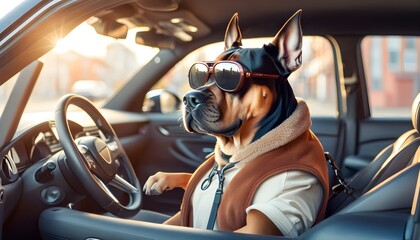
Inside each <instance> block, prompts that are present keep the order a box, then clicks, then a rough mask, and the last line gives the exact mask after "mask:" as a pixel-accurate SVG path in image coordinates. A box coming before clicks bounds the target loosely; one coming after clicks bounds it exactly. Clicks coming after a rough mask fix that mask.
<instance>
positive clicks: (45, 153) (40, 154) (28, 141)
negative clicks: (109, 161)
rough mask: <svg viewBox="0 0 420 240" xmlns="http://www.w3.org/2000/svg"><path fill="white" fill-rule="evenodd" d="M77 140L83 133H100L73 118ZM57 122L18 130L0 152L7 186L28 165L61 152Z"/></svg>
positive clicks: (0, 173) (0, 172) (1, 172)
mask: <svg viewBox="0 0 420 240" xmlns="http://www.w3.org/2000/svg"><path fill="white" fill-rule="evenodd" d="M69 127H70V131H71V133H72V136H73V138H74V139H76V138H78V137H81V136H88V135H95V136H100V133H99V130H98V129H97V128H96V127H92V126H90V127H82V126H81V125H79V124H77V123H75V122H73V121H69ZM61 150H62V148H61V143H60V141H59V138H58V135H57V131H56V129H55V123H54V121H44V122H41V123H38V124H36V125H32V126H29V127H27V128H26V129H24V130H21V131H18V132H17V134H16V135H15V136H14V138H13V140H12V142H11V143H10V144H8V146H6V147H5V148H4V149H3V151H2V152H1V153H0V157H1V158H0V178H1V180H2V183H3V185H7V184H9V183H12V182H14V181H16V180H17V178H18V177H19V175H20V174H21V173H22V172H24V171H25V170H26V169H27V168H28V167H30V166H31V165H33V164H35V163H36V162H38V161H40V160H43V159H45V158H49V157H51V156H52V155H53V154H55V153H57V152H59V151H61Z"/></svg>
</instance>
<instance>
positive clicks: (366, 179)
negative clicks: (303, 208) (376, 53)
mask: <svg viewBox="0 0 420 240" xmlns="http://www.w3.org/2000/svg"><path fill="white" fill-rule="evenodd" d="M411 118H412V124H413V129H412V130H409V131H407V132H405V133H403V134H402V135H401V136H400V137H399V138H398V139H397V140H396V141H395V142H394V143H393V144H391V145H389V146H388V147H386V148H385V149H383V150H382V151H381V152H380V153H379V154H378V155H377V156H376V157H375V159H374V160H373V161H372V162H371V163H370V164H369V165H368V166H366V167H365V168H363V169H362V170H361V171H359V172H358V173H357V174H355V175H354V176H353V177H351V178H350V179H349V180H348V181H347V185H348V186H349V187H350V188H351V189H352V191H351V192H348V191H341V192H338V193H334V194H333V195H332V197H331V199H330V201H329V203H328V207H327V216H330V215H332V214H334V213H336V212H337V211H339V210H340V209H342V208H344V207H345V206H347V205H348V204H349V203H351V202H353V201H354V200H355V199H357V198H359V197H360V196H361V195H363V194H364V193H366V192H368V191H369V190H371V189H372V188H374V187H375V186H377V185H378V184H380V183H381V182H383V181H384V180H385V179H387V178H389V177H390V176H392V175H394V174H395V173H397V172H399V171H401V170H402V169H403V168H405V167H407V166H409V165H411V164H412V163H413V159H414V155H415V153H416V151H417V148H418V147H419V145H420V133H419V132H420V130H419V128H420V93H419V94H418V95H417V97H416V98H415V100H414V102H413V105H412V110H411Z"/></svg>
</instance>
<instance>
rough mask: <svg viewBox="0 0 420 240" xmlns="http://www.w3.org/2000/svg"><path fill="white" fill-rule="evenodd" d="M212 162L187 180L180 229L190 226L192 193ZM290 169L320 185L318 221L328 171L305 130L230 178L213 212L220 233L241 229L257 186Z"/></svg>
mask: <svg viewBox="0 0 420 240" xmlns="http://www.w3.org/2000/svg"><path fill="white" fill-rule="evenodd" d="M214 162H215V160H214V156H212V157H210V158H209V159H207V160H206V161H205V162H204V163H203V164H202V165H200V167H199V168H198V169H197V170H196V171H195V172H194V174H193V176H192V177H191V179H190V182H189V183H188V186H187V189H186V190H185V193H184V198H183V201H182V205H181V225H182V226H189V227H191V226H192V222H193V221H192V211H193V209H192V206H191V196H192V193H193V191H194V189H195V187H196V186H198V185H199V181H200V180H201V179H202V178H203V176H204V175H205V174H206V173H207V172H208V171H209V170H210V169H211V168H212V167H213V166H214ZM290 170H302V171H306V172H309V173H311V174H313V175H314V176H316V177H317V178H318V179H319V181H320V182H321V184H322V186H323V188H324V199H323V203H322V207H321V209H320V211H319V213H318V215H317V218H316V223H317V222H319V221H321V220H322V219H323V218H324V215H325V210H326V206H327V201H328V193H329V191H328V172H327V165H326V161H325V157H324V151H323V149H322V146H321V144H320V143H319V141H318V139H317V138H316V136H315V135H314V134H313V133H312V132H311V131H310V130H308V131H306V132H304V133H303V134H302V135H300V136H299V137H298V138H296V139H295V140H293V141H292V142H290V143H288V144H286V145H284V146H282V147H279V148H277V149H274V150H272V151H269V152H267V153H265V154H263V155H261V156H259V157H257V158H256V159H254V160H252V161H250V162H249V163H248V164H247V165H245V166H244V167H243V168H242V169H241V170H240V171H239V172H238V173H237V174H236V175H235V176H234V177H233V179H232V180H231V182H230V184H229V185H228V186H227V187H226V189H225V190H224V193H223V196H222V200H221V203H220V207H219V210H218V212H217V221H218V225H219V228H220V230H224V231H235V230H237V229H239V228H241V227H243V226H245V224H246V212H245V209H246V208H247V207H249V206H250V204H251V202H252V199H253V198H254V194H255V192H256V190H257V188H258V187H259V186H260V184H261V183H262V182H264V181H265V180H266V179H268V178H269V177H271V176H274V175H277V174H279V173H282V172H285V171H290Z"/></svg>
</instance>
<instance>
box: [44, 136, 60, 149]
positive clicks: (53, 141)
mask: <svg viewBox="0 0 420 240" xmlns="http://www.w3.org/2000/svg"><path fill="white" fill-rule="evenodd" d="M44 141H45V143H46V144H47V146H48V147H49V148H50V152H51V153H56V152H58V151H60V150H61V143H60V142H59V141H58V140H57V138H56V137H55V136H54V134H53V133H52V132H46V133H45V135H44Z"/></svg>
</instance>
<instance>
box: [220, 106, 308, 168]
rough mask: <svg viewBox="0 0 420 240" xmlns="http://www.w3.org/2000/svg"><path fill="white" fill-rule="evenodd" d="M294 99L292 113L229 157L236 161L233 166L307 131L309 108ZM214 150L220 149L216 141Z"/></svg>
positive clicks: (242, 164) (241, 163)
mask: <svg viewBox="0 0 420 240" xmlns="http://www.w3.org/2000/svg"><path fill="white" fill-rule="evenodd" d="M296 100H297V102H298V104H297V106H296V109H295V111H293V113H292V115H290V116H289V117H288V118H287V119H286V120H284V121H283V122H282V123H281V124H280V125H279V126H277V127H275V128H273V129H272V130H271V131H269V132H268V133H266V134H264V135H263V136H262V137H261V138H260V139H258V140H256V141H254V142H252V143H250V144H249V145H248V146H246V147H245V148H243V149H241V150H240V151H238V152H237V153H235V154H234V155H233V156H232V157H231V158H230V161H229V162H237V164H236V165H235V166H236V167H238V168H243V167H244V166H245V165H246V164H247V163H248V162H250V161H252V160H253V159H255V158H257V157H259V156H261V155H263V154H264V153H267V152H269V151H271V150H274V149H276V148H279V147H281V146H284V145H286V144H287V143H289V142H291V141H293V140H295V139H296V138H297V137H299V136H300V135H301V134H303V133H304V132H305V131H307V130H308V129H309V128H310V127H311V124H312V122H311V118H310V114H309V108H308V106H307V105H306V103H305V102H304V101H303V100H302V99H300V98H296ZM216 151H220V147H219V145H218V144H217V143H216ZM220 161H223V160H220V159H218V158H216V162H218V164H219V166H220V165H225V162H223V163H221V162H220Z"/></svg>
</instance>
